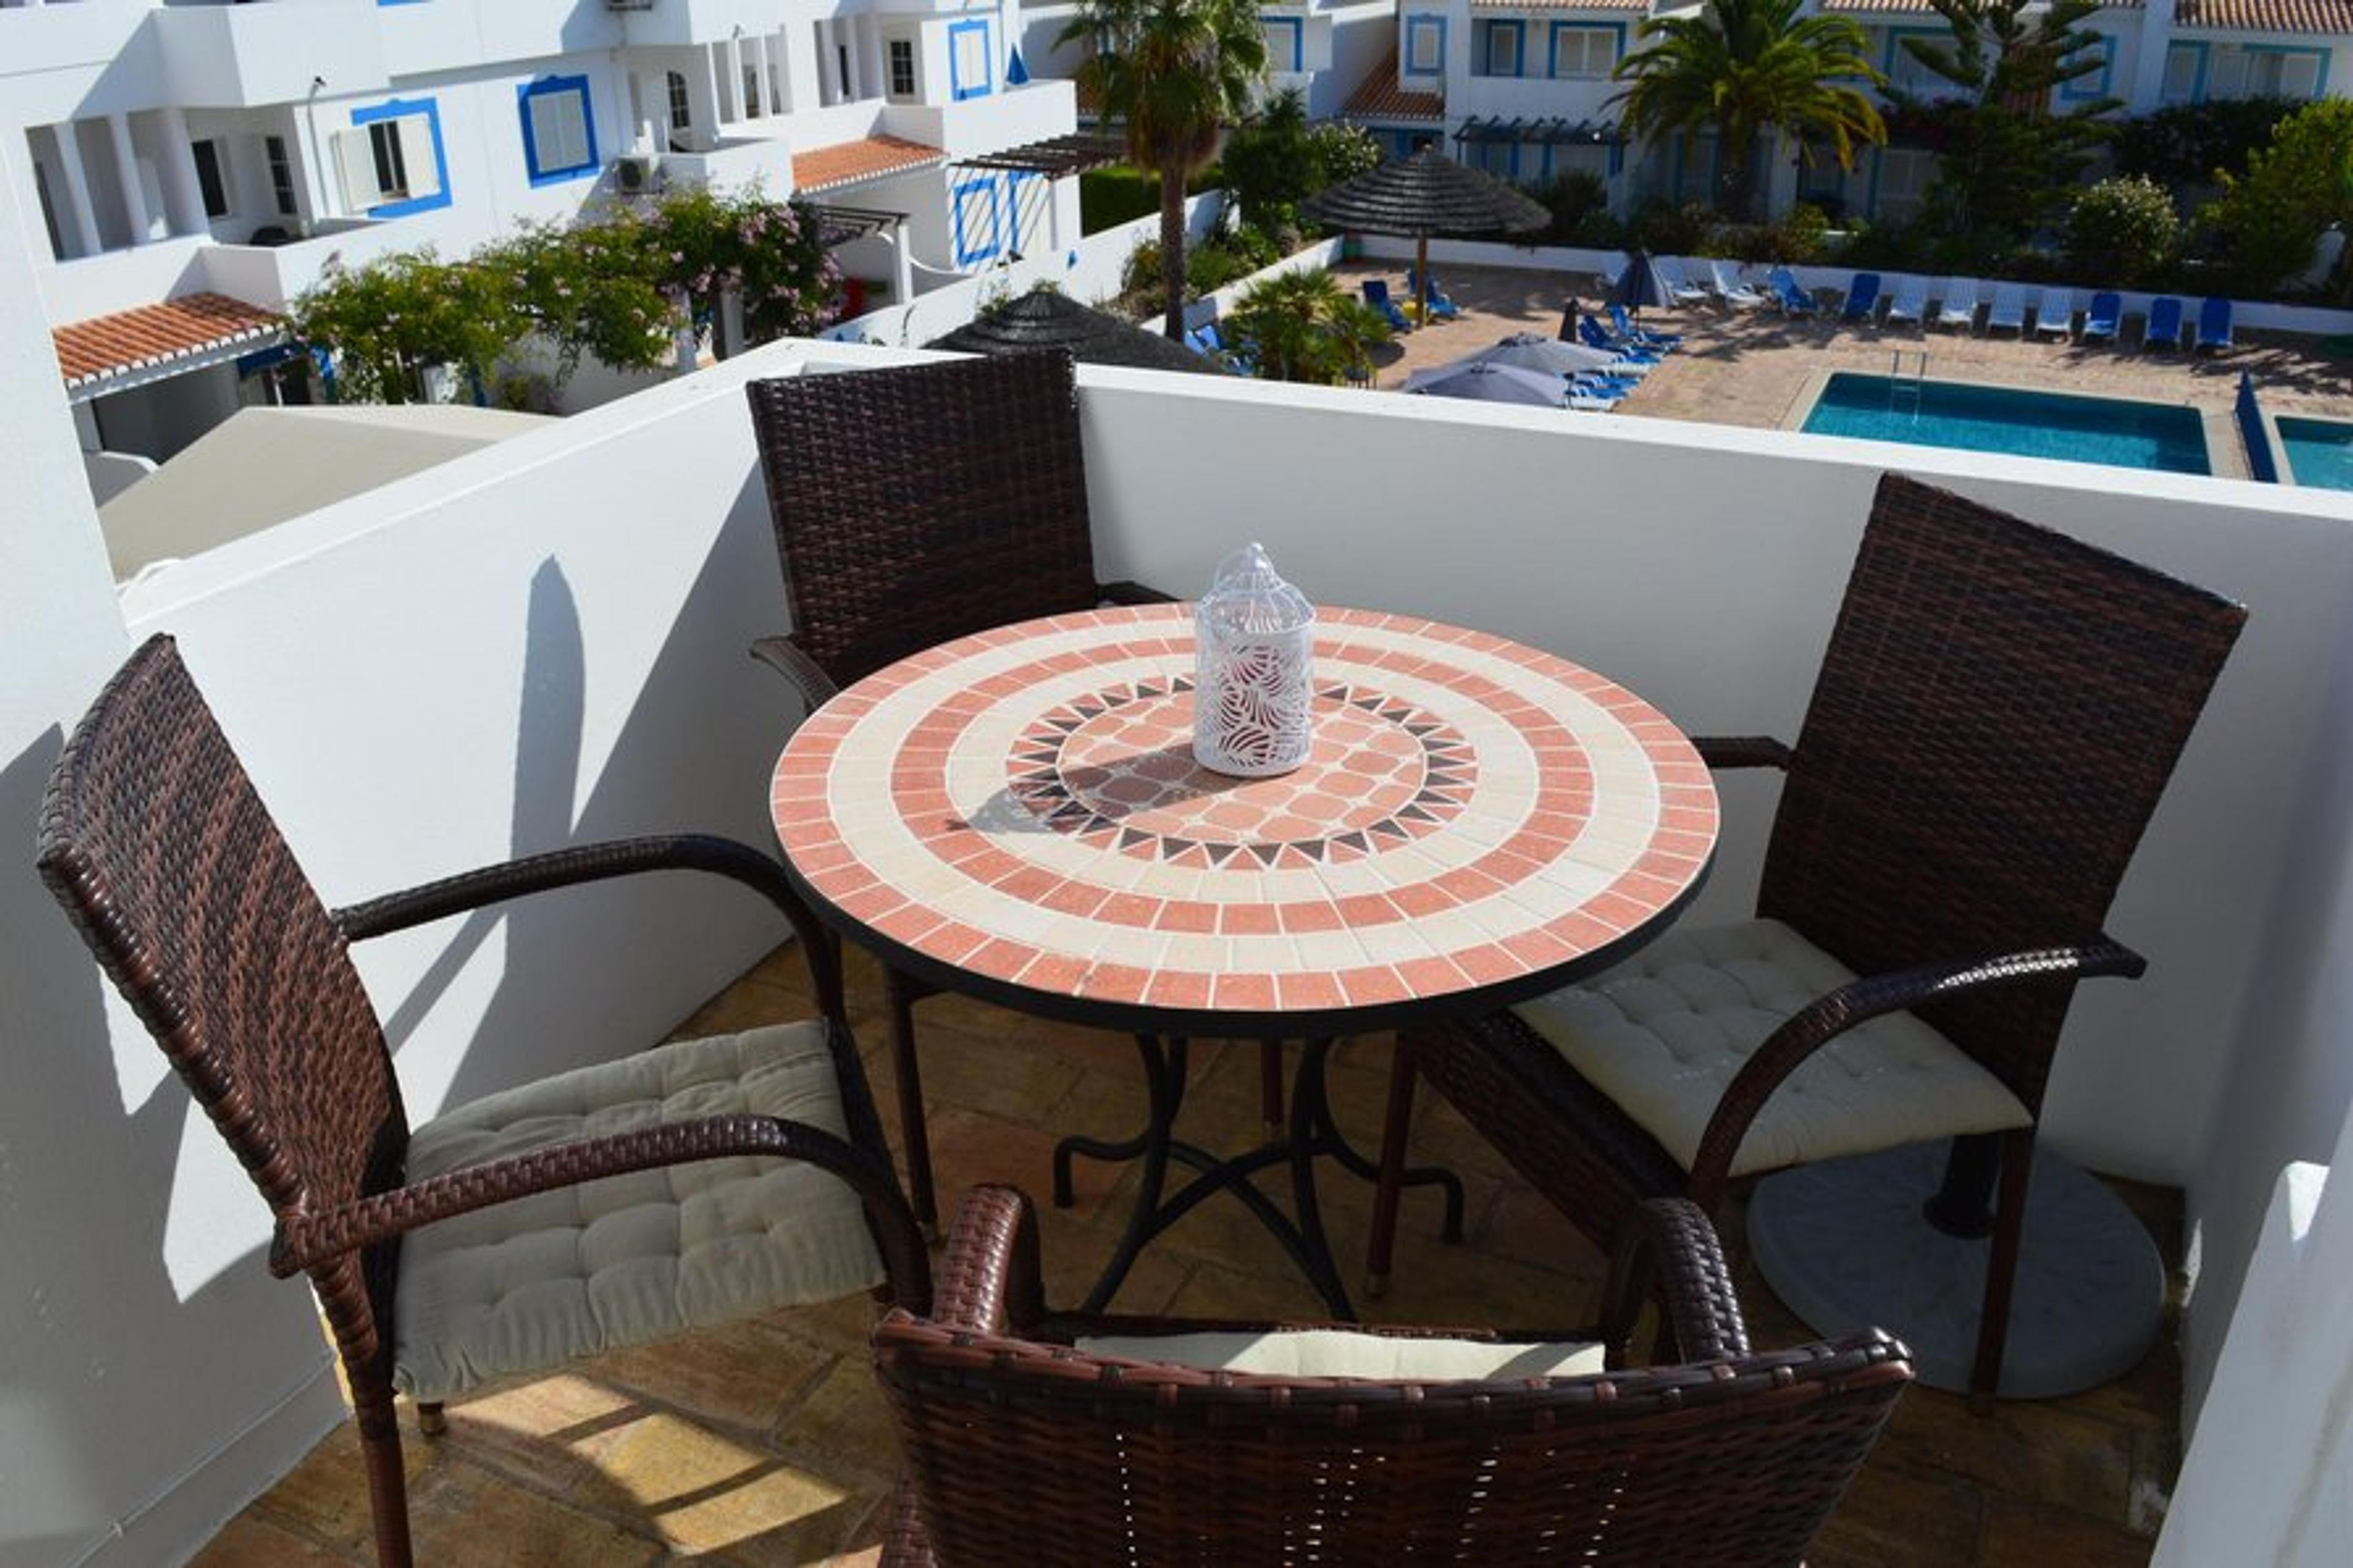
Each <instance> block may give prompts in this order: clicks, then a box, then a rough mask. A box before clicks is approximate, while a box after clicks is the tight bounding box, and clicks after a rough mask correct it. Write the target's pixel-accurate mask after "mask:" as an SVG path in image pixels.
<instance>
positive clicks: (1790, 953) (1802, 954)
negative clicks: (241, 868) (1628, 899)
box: [1516, 921, 2033, 1176]
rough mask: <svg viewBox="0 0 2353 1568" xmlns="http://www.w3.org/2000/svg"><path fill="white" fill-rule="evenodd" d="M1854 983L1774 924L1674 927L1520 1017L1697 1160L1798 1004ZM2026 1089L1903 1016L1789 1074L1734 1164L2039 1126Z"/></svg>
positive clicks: (1849, 1037)
mask: <svg viewBox="0 0 2353 1568" xmlns="http://www.w3.org/2000/svg"><path fill="white" fill-rule="evenodd" d="M1853 978H1854V975H1853V973H1852V972H1851V971H1849V970H1848V969H1847V968H1846V967H1845V966H1844V965H1842V964H1841V963H1839V962H1838V960H1836V959H1834V958H1832V957H1831V955H1830V954H1828V953H1826V952H1823V951H1822V950H1821V949H1820V948H1818V947H1816V946H1814V945H1813V944H1812V943H1811V942H1808V941H1806V939H1805V938H1803V937H1801V936H1799V934H1798V933H1797V932H1796V931H1791V930H1790V929H1789V928H1788V926H1785V925H1783V924H1781V923H1780V922H1779V921H1738V922H1736V923H1734V924H1730V925H1721V926H1711V927H1706V928H1704V929H1702V930H1698V931H1669V932H1668V933H1667V934H1666V935H1665V936H1663V937H1661V938H1660V939H1659V940H1658V941H1657V942H1652V943H1651V945H1650V946H1648V947H1646V948H1644V949H1643V950H1642V951H1641V952H1638V953H1636V954H1635V955H1634V956H1633V957H1632V958H1630V959H1629V960H1627V961H1626V962H1625V963H1621V964H1619V965H1618V966H1617V967H1616V968H1614V969H1609V970H1607V971H1605V972H1603V973H1601V974H1599V975H1598V976H1596V977H1595V978H1594V979H1592V980H1590V981H1588V982H1587V983H1586V984H1583V985H1578V986H1570V987H1568V988H1567V989H1565V990H1560V991H1555V992H1553V993H1551V994H1548V995H1545V996H1540V997H1538V998H1536V999H1535V1001H1533V1002H1527V1003H1523V1004H1522V1005H1520V1006H1519V1007H1518V1008H1517V1009H1516V1011H1517V1012H1518V1014H1519V1016H1521V1017H1522V1018H1523V1019H1525V1021H1526V1022H1527V1024H1528V1025H1529V1026H1531V1027H1532V1028H1534V1029H1535V1031H1536V1032H1537V1033H1539V1034H1541V1035H1543V1036H1544V1037H1546V1039H1548V1040H1550V1041H1551V1042H1552V1044H1553V1046H1554V1047H1555V1048H1556V1049H1557V1050H1558V1051H1559V1052H1560V1054H1561V1056H1562V1058H1564V1059H1566V1060H1567V1063H1568V1065H1569V1066H1570V1067H1572V1068H1576V1069H1577V1073H1578V1075H1579V1076H1581V1077H1582V1078H1584V1079H1586V1081H1587V1082H1588V1083H1590V1084H1592V1085H1593V1086H1594V1087H1595V1088H1596V1089H1599V1090H1601V1091H1602V1092H1603V1093H1604V1094H1606V1095H1608V1096H1609V1098H1610V1099H1611V1100H1615V1101H1616V1102H1617V1103H1618V1105H1619V1106H1620V1108H1621V1109H1623V1110H1625V1112H1626V1113H1627V1114H1628V1115H1629V1116H1630V1117H1632V1118H1633V1119H1634V1121H1637V1122H1639V1123H1641V1126H1642V1127H1643V1128H1645V1129H1646V1130H1647V1131H1649V1132H1650V1134H1651V1136H1652V1137H1653V1138H1656V1139H1657V1140H1658V1141H1659V1142H1660V1144H1661V1145H1662V1147H1664V1148H1665V1149H1666V1151H1667V1152H1668V1153H1670V1154H1672V1155H1673V1156H1674V1157H1675V1158H1676V1159H1677V1160H1678V1161H1680V1162H1682V1163H1683V1168H1684V1169H1685V1170H1689V1169H1690V1168H1691V1164H1692V1161H1693V1159H1694V1157H1695V1156H1696V1155H1697V1153H1698V1151H1699V1140H1700V1134H1701V1133H1702V1132H1704V1131H1705V1130H1706V1128H1707V1121H1708V1118H1709V1117H1710V1116H1712V1115H1714V1114H1715V1106H1716V1101H1717V1100H1721V1099H1722V1098H1723V1095H1724V1090H1725V1086H1726V1085H1727V1084H1729V1083H1730V1082H1731V1081H1732V1078H1733V1075H1734V1074H1735V1073H1736V1072H1738V1071H1739V1070H1740V1068H1741V1066H1742V1065H1743V1064H1744V1063H1746V1061H1747V1059H1748V1058H1749V1055H1750V1054H1751V1053H1752V1052H1754V1051H1755V1050H1756V1049H1757V1047H1758V1046H1760V1045H1762V1044H1764V1042H1765V1038H1766V1037H1767V1036H1768V1035H1770V1034H1771V1033H1772V1032H1773V1031H1774V1030H1775V1029H1776V1028H1778V1027H1779V1026H1780V1025H1781V1024H1782V1022H1783V1021H1784V1020H1786V1019H1787V1018H1788V1016H1790V1015H1791V1014H1793V1013H1795V1012H1796V1011H1797V1010H1798V1009H1799V1007H1801V1006H1803V1005H1806V1004H1807V1003H1809V1002H1810V1001H1812V1000H1813V999H1814V998H1816V997H1818V996H1820V995H1821V994H1823V993H1824V992H1827V991H1830V990H1832V989H1834V988H1835V987H1837V986H1839V985H1842V984H1845V983H1846V982H1848V981H1850V980H1852V979H1853ZM2032 1122H2033V1118H2032V1117H2031V1115H2030V1114H2028V1111H2027V1109H2026V1107H2025V1106H2024V1105H2022V1104H2021V1103H2020V1102H2019V1100H2018V1097H2017V1096H2015V1095H2013V1094H2011V1093H2010V1090H2009V1089H2006V1088H2004V1087H2003V1086H2002V1083H2001V1080H2000V1079H1997V1078H1995V1077H1994V1076H1993V1074H1991V1073H1989V1072H1988V1071H1987V1070H1986V1069H1985V1068H1981V1067H1979V1066H1978V1064H1977V1063H1976V1062H1974V1061H1972V1060H1971V1059H1970V1058H1968V1056H1967V1055H1966V1054H1964V1053H1963V1052H1962V1050H1961V1049H1960V1047H1957V1046H1956V1045H1954V1044H1953V1043H1952V1042H1951V1041H1949V1040H1947V1039H1946V1038H1945V1037H1944V1036H1942V1035H1940V1034H1938V1033H1937V1032H1936V1030H1934V1029H1932V1028H1930V1027H1929V1026H1927V1025H1926V1024H1924V1023H1922V1022H1921V1021H1920V1020H1919V1019H1917V1018H1915V1017H1914V1016H1912V1015H1911V1014H1909V1013H1889V1014H1883V1015H1882V1016H1879V1017H1876V1018H1873V1019H1870V1020H1869V1021H1867V1022H1865V1023H1862V1024H1859V1025H1857V1026H1854V1027H1853V1028H1852V1029H1849V1030H1847V1031H1846V1032H1845V1033H1844V1034H1842V1035H1840V1036H1839V1037H1836V1038H1835V1039H1833V1040H1831V1042H1830V1043H1829V1044H1828V1045H1826V1046H1824V1047H1822V1048H1821V1049H1820V1050H1818V1051H1816V1052H1815V1053H1814V1054H1813V1056H1812V1057H1810V1058H1808V1059H1807V1061H1806V1062H1805V1063H1804V1064H1803V1065H1802V1066H1800V1067H1799V1068H1798V1069H1797V1071H1795V1072H1793V1073H1791V1074H1790V1075H1789V1077H1788V1078H1787V1079H1784V1080H1783V1081H1782V1083H1781V1085H1780V1087H1779V1088H1778V1089H1776V1090H1774V1092H1773V1095H1772V1098H1770V1099H1769V1100H1767V1101H1766V1102H1765V1106H1764V1109H1763V1110H1759V1111H1758V1112H1757V1120H1756V1121H1754V1122H1752V1123H1751V1124H1750V1125H1749V1129H1748V1135H1747V1136H1746V1138H1745V1139H1744V1140H1743V1141H1742V1142H1741V1145H1740V1150H1739V1152H1738V1153H1737V1154H1736V1155H1735V1156H1734V1157H1733V1162H1732V1173H1733V1174H1734V1175H1736V1176H1738V1175H1746V1174H1748V1173H1753V1172H1757V1171H1771V1170H1777V1169H1778V1168H1780V1167H1781V1166H1784V1165H1795V1164H1802V1163H1810V1162H1812V1161H1816V1160H1828V1159H1834V1158H1836V1157H1838V1156H1840V1155H1842V1154H1865V1153H1870V1152H1873V1151H1874V1150H1879V1149H1891V1148H1894V1147H1896V1146H1897V1145H1899V1144H1904V1143H1914V1142H1921V1141H1923V1140H1926V1139H1931V1138H1946V1137H1951V1136H1953V1135H1954V1134H1957V1133H1962V1132H1994V1131H2002V1130H2004V1129H2008V1128H2014V1127H2026V1126H2030V1125H2031V1124H2032Z"/></svg>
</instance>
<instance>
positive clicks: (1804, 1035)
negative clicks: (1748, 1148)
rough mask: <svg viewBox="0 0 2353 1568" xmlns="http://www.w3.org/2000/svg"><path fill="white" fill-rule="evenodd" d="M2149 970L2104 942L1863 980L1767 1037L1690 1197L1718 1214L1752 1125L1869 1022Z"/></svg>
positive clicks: (1715, 1121) (1698, 1165)
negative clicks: (2016, 990)
mask: <svg viewBox="0 0 2353 1568" xmlns="http://www.w3.org/2000/svg"><path fill="white" fill-rule="evenodd" d="M2147 967H2148V961H2147V959H2145V958H2143V957H2141V955H2140V954H2138V953H2137V952H2133V951H2132V950H2131V949H2130V948H2128V947H2126V946H2125V945H2124V944H2122V943H2121V942H2115V941H2112V940H2110V939H2109V938H2107V937H2105V936H2102V937H2100V938H2098V939H2097V940H2095V941H2093V942H2084V943H2079V944H2077V945H2074V946H2068V947H2041V948H2025V949H2021V950H2020V951H2018V952H2005V953H1999V954H1996V955H1994V956H1992V957H1988V958H1976V959H1968V960H1964V961H1961V962H1957V963H1930V964H1922V965H1920V966H1919V967H1917V968H1914V969H1904V970H1897V971H1894V973H1887V974H1871V975H1863V976H1861V977H1859V978H1857V979H1854V980H1851V981H1849V982H1847V983H1846V984H1844V985H1841V986H1839V987H1838V988H1837V989H1836V990H1833V991H1829V992H1826V993H1824V994H1822V995H1820V996H1817V997H1816V998H1814V1000H1812V1001H1811V1002H1809V1003H1807V1004H1806V1005H1804V1006H1803V1007H1800V1008H1799V1009H1798V1011H1797V1012H1795V1013H1793V1014H1791V1015H1790V1016H1789V1017H1788V1019H1786V1020H1785V1021H1784V1022H1783V1023H1782V1025H1781V1026H1780V1027H1779V1028H1778V1029H1776V1030H1774V1031H1773V1032H1772V1033H1771V1034H1770V1035H1768V1036H1767V1037H1766V1038H1765V1043H1764V1044H1763V1045H1761V1046H1759V1047H1757V1050H1756V1052H1755V1054H1754V1055H1752V1056H1751V1057H1750V1058H1748V1060H1747V1062H1746V1064H1745V1065H1744V1066H1743V1067H1742V1068H1741V1069H1740V1070H1739V1071H1738V1072H1737V1073H1736V1074H1734V1075H1733V1079H1732V1081H1731V1082H1730V1083H1729V1084H1727V1085H1725V1090H1724V1096H1723V1098H1722V1099H1721V1100H1717V1101H1716V1106H1715V1115H1714V1116H1712V1117H1710V1118H1709V1119H1708V1124H1707V1130H1706V1131H1704V1132H1703V1133H1702V1134H1701V1135H1700V1141H1699V1149H1698V1152H1697V1154H1696V1155H1695V1156H1694V1159H1693V1162H1692V1172H1691V1186H1690V1188H1689V1189H1688V1190H1689V1193H1690V1195H1691V1196H1692V1197H1693V1198H1694V1199H1695V1200H1697V1201H1698V1202H1699V1203H1700V1204H1701V1205H1703V1206H1704V1207H1708V1208H1713V1207H1714V1206H1715V1202H1716V1200H1717V1198H1719V1197H1720V1196H1721V1195H1722V1194H1723V1192H1724V1184H1725V1181H1726V1180H1727V1179H1728V1177H1729V1174H1730V1172H1731V1169H1732V1157H1733V1155H1734V1154H1735V1153H1736V1152H1737V1151H1738V1150H1739V1148H1740V1141H1741V1139H1742V1138H1744V1137H1746V1135H1747V1132H1748V1124H1749V1123H1750V1122H1751V1121H1755V1120H1756V1117H1757V1111H1758V1110H1761V1109H1762V1108H1763V1107H1764V1104H1765V1101H1766V1100H1767V1098H1769V1097H1770V1096H1771V1094H1772V1093H1773V1091H1774V1089H1777V1088H1778V1087H1779V1086H1780V1083H1781V1080H1782V1079H1786V1078H1788V1076H1789V1074H1791V1073H1792V1072H1794V1071H1796V1070H1797V1068H1798V1067H1799V1064H1800V1063H1802V1062H1804V1060H1805V1059H1806V1058H1808V1057H1810V1056H1811V1055H1813V1053H1814V1052H1815V1051H1817V1050H1820V1048H1821V1047H1823V1046H1825V1045H1827V1044H1829V1043H1830V1042H1831V1040H1833V1039H1835V1038H1837V1037H1839V1036H1840V1035H1841V1034H1843V1033H1845V1032H1846V1031H1847V1030H1849V1029H1851V1028H1852V1027H1854V1026H1856V1025H1857V1024H1860V1023H1862V1022H1863V1021H1864V1020H1866V1019H1869V1018H1875V1017H1878V1016H1880V1015H1881V1014H1883V1013H1897V1012H1902V1011H1903V1010H1904V1009H1905V1008H1907V1007H1916V1006H1918V1005H1921V1004H1922V1003H1924V1002H1934V1001H1938V1000H1941V999H1943V998H1946V997H1949V996H1955V995H1958V994H1962V993H1965V992H1972V991H1985V990H1990V989H1992V988H1994V987H1996V986H2002V985H2021V984H2048V983H2050V982H2052V981H2067V982H2071V983H2072V982H2073V981H2077V980H2089V979H2096V978H2101V977H2105V976H2111V975H2115V976H2122V977H2124V978H2126V979H2131V978H2136V977H2137V976H2138V975H2139V974H2140V973H2142V972H2143V971H2145V970H2146V969H2147Z"/></svg>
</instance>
